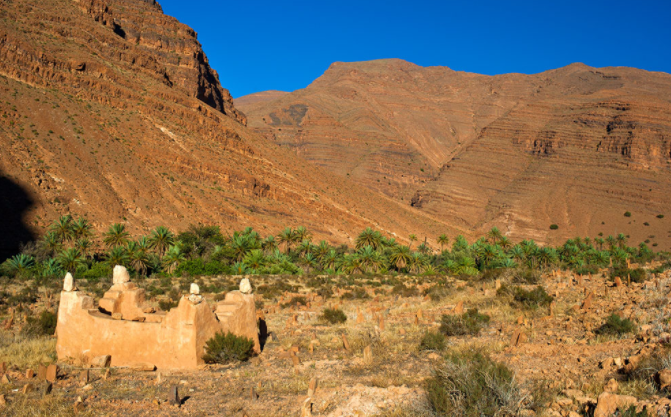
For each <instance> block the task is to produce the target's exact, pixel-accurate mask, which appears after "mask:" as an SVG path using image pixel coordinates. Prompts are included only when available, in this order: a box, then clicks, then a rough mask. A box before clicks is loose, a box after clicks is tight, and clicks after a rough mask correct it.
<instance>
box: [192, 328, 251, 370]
mask: <svg viewBox="0 0 671 417" xmlns="http://www.w3.org/2000/svg"><path fill="white" fill-rule="evenodd" d="M253 349H254V341H253V340H252V339H248V338H246V337H244V336H236V335H234V334H233V333H231V332H227V333H226V334H224V333H223V332H217V333H216V334H215V335H214V337H213V338H212V339H210V340H208V341H207V342H205V355H203V360H204V361H205V362H207V363H222V364H223V363H229V362H234V361H246V360H247V359H249V357H250V356H252V353H253Z"/></svg>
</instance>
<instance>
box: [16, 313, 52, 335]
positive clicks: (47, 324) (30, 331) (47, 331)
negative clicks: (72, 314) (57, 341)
mask: <svg viewBox="0 0 671 417" xmlns="http://www.w3.org/2000/svg"><path fill="white" fill-rule="evenodd" d="M57 321H58V317H57V316H56V315H55V314H54V313H52V312H51V311H48V310H44V311H43V312H42V313H40V315H39V317H37V318H35V317H28V321H27V323H26V326H25V327H24V328H23V330H22V332H23V334H25V335H26V336H52V335H53V334H54V332H55V331H56V323H57Z"/></svg>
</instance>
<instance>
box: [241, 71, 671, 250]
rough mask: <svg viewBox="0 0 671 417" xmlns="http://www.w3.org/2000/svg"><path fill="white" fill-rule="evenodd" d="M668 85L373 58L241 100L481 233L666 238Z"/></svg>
mask: <svg viewBox="0 0 671 417" xmlns="http://www.w3.org/2000/svg"><path fill="white" fill-rule="evenodd" d="M670 96H671V76H670V75H669V74H665V73H650V72H647V71H642V70H637V69H632V68H602V69H596V68H591V67H588V66H585V65H582V64H573V65H570V66H568V67H565V68H561V69H558V70H553V71H547V72H544V73H541V74H534V75H522V74H507V75H500V76H493V77H491V76H483V75H477V74H469V73H462V72H456V71H452V70H450V69H448V68H444V67H429V68H422V67H419V66H416V65H413V64H410V63H407V62H404V61H400V60H382V61H372V62H362V63H336V64H333V65H332V66H331V68H329V70H327V71H326V73H325V74H324V75H323V76H322V77H320V78H319V79H317V80H316V81H315V82H314V83H312V84H311V85H310V86H308V87H307V88H306V89H304V90H298V91H296V92H294V93H292V94H289V95H286V96H283V97H281V98H279V99H277V100H274V101H269V102H266V103H264V104H262V105H258V104H257V105H256V106H254V107H252V106H247V105H246V104H245V103H244V100H241V101H240V102H241V103H242V105H241V108H242V109H243V111H246V112H248V115H249V118H250V122H249V123H250V126H252V127H253V128H254V129H256V130H258V131H259V132H261V133H263V134H264V135H265V136H266V137H268V138H271V139H274V140H275V141H277V142H278V143H280V144H281V145H282V146H285V147H287V148H290V149H294V150H295V152H297V153H298V154H299V155H301V156H303V157H305V158H306V159H308V160H310V161H312V162H314V163H316V164H317V165H320V166H323V167H325V168H327V169H329V170H331V171H333V172H335V173H337V174H339V175H342V176H348V177H350V178H354V179H355V180H357V181H359V182H360V183H362V184H365V185H366V186H368V187H369V188H372V189H374V190H379V191H382V192H384V193H385V194H387V195H389V196H390V197H393V198H395V199H396V200H397V201H402V202H403V203H404V204H408V205H411V206H413V207H416V208H420V209H421V210H422V211H423V212H425V213H427V214H431V215H432V216H434V217H435V218H440V219H443V220H445V221H446V222H448V223H451V224H453V225H458V226H460V227H462V228H465V229H468V230H471V231H473V232H475V233H476V234H477V233H482V232H484V231H485V230H487V229H488V228H490V227H492V226H498V227H499V228H501V229H502V230H505V231H506V232H507V234H508V235H509V236H510V237H512V238H514V239H522V238H528V237H533V238H536V239H537V240H539V241H541V242H553V243H554V242H557V241H559V240H561V239H565V238H568V237H573V236H575V235H587V234H589V235H592V236H594V235H597V234H598V233H603V234H604V235H609V234H615V233H620V232H623V233H625V234H630V235H631V238H632V240H634V241H643V240H649V241H650V242H651V243H660V245H662V244H663V246H664V248H665V249H668V248H667V246H668V244H669V243H671V240H670V239H669V236H668V234H669V232H668V231H669V230H671V224H667V221H666V220H664V219H659V218H657V217H656V216H657V214H663V213H664V211H665V207H667V206H668V204H669V203H670V202H671V198H670V197H668V195H669V191H671V176H669V173H670V172H669V169H670V167H671V140H670V139H671V105H670V102H669V99H668V97H670ZM248 109H249V110H248ZM625 211H631V212H633V213H637V215H635V216H633V217H632V218H625V217H624V216H623V213H624V212H625ZM667 217H668V216H667ZM644 223H648V224H649V225H650V226H645V224H644ZM551 224H557V225H558V226H559V229H558V230H557V231H550V229H549V226H550V225H551ZM655 226H656V227H655ZM653 229H654V230H653ZM651 236H654V237H651Z"/></svg>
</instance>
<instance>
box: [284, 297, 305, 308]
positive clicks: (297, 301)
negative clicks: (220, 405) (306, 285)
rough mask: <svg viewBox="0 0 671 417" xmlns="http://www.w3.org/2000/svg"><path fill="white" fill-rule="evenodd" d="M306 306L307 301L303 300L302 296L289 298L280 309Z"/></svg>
mask: <svg viewBox="0 0 671 417" xmlns="http://www.w3.org/2000/svg"><path fill="white" fill-rule="evenodd" d="M307 304H308V300H306V299H305V297H303V296H297V297H291V300H289V301H288V302H286V303H284V304H282V308H287V307H291V306H295V307H298V306H305V305H307Z"/></svg>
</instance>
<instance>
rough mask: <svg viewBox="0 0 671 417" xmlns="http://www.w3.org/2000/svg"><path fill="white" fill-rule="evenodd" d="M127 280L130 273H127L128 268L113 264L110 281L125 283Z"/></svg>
mask: <svg viewBox="0 0 671 417" xmlns="http://www.w3.org/2000/svg"><path fill="white" fill-rule="evenodd" d="M129 281H130V275H128V270H126V268H125V267H123V266H121V265H117V266H115V267H114V271H113V275H112V283H113V284H125V283H126V282H129Z"/></svg>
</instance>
